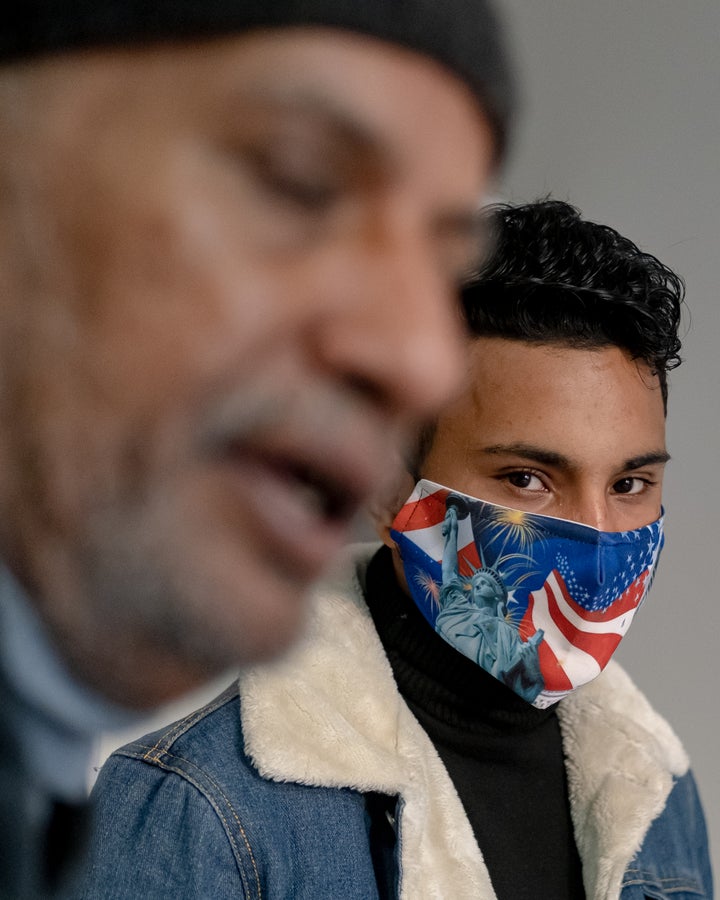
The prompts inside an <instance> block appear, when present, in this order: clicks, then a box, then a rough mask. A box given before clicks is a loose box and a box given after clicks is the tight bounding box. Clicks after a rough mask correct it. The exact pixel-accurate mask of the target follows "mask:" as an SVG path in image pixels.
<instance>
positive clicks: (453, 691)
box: [366, 547, 585, 900]
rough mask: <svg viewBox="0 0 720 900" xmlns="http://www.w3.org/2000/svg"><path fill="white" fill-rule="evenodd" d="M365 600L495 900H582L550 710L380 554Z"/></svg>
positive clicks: (559, 750)
mask: <svg viewBox="0 0 720 900" xmlns="http://www.w3.org/2000/svg"><path fill="white" fill-rule="evenodd" d="M366 595H367V602H368V605H369V607H370V611H371V613H372V616H373V620H374V622H375V626H376V628H377V631H378V634H379V635H380V640H381V641H382V643H383V646H384V647H385V651H386V652H387V655H388V658H389V660H390V664H391V666H392V670H393V673H394V675H395V680H396V682H397V685H398V688H399V690H400V693H401V694H402V696H403V697H404V699H405V701H406V703H407V704H408V706H409V707H410V709H411V710H412V712H413V714H414V715H415V717H416V718H417V719H418V721H419V722H420V724H421V725H422V726H423V728H424V729H425V731H426V732H427V734H428V735H429V737H430V739H431V740H432V742H433V744H434V745H435V747H436V749H437V751H438V753H439V755H440V757H441V759H442V761H443V762H444V764H445V767H446V768H447V770H448V772H449V774H450V777H451V778H452V781H453V784H454V785H455V789H456V790H457V792H458V795H459V796H460V799H461V801H462V803H463V806H464V807H465V811H466V813H467V816H468V819H469V820H470V823H471V825H472V827H473V831H474V832H475V837H476V838H477V842H478V845H479V847H480V849H481V851H482V854H483V857H484V859H485V863H486V865H487V867H488V871H489V872H490V877H491V880H492V883H493V887H494V888H495V892H496V894H497V896H498V900H584V897H585V892H584V890H583V886H582V869H581V863H580V858H579V856H578V852H577V849H576V847H575V841H574V838H573V830H572V822H571V819H570V809H569V804H568V791H567V781H566V777H565V764H564V762H565V761H564V757H563V749H562V743H561V739H560V728H559V725H558V720H557V716H556V714H555V709H554V707H552V708H550V709H545V710H540V709H535V707H533V706H531V705H530V704H529V703H527V702H526V701H525V700H522V699H521V698H520V697H518V696H517V695H516V694H514V693H513V692H512V691H511V690H510V689H509V688H507V687H505V685H503V684H501V683H500V682H499V681H497V679H495V678H493V676H492V675H489V674H488V673H487V672H485V671H484V670H483V669H481V668H480V667H479V666H478V665H476V664H475V663H474V662H472V661H471V660H469V659H467V658H466V657H464V656H463V655H462V654H460V653H458V652H457V651H456V650H454V649H453V648H452V647H451V646H450V645H449V644H448V643H446V641H444V640H443V638H441V637H440V636H439V635H437V634H436V633H435V632H434V631H433V629H432V628H431V627H430V625H429V624H428V623H427V621H426V620H425V618H424V617H423V615H422V613H421V612H420V611H419V610H418V609H417V607H416V606H415V604H414V603H413V602H412V600H411V599H410V598H409V597H408V596H407V595H406V594H405V592H404V591H403V590H402V589H401V588H400V586H399V585H398V583H397V579H396V577H395V572H394V569H393V563H392V556H391V553H390V551H389V550H388V548H387V547H383V548H382V549H381V550H380V551H378V553H377V554H376V555H375V556H374V557H373V559H372V561H371V562H370V566H369V568H368V571H367V582H366Z"/></svg>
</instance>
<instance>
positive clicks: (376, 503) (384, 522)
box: [368, 462, 415, 549]
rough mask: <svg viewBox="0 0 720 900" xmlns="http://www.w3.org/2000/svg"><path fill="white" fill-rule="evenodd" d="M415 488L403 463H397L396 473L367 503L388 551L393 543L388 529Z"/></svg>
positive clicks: (373, 521)
mask: <svg viewBox="0 0 720 900" xmlns="http://www.w3.org/2000/svg"><path fill="white" fill-rule="evenodd" d="M414 486H415V479H414V477H413V476H412V475H411V474H410V473H409V472H408V471H407V469H406V468H405V464H404V462H398V467H397V471H396V472H395V474H394V475H393V476H391V477H390V478H389V479H388V480H387V481H386V482H385V485H384V487H383V488H381V489H379V490H378V491H377V492H376V493H375V494H374V495H373V496H372V498H371V499H370V502H369V503H368V513H369V514H370V518H371V520H372V523H373V525H374V526H375V530H376V531H377V533H378V536H379V538H380V540H381V541H382V542H383V544H385V545H386V546H387V547H390V549H394V548H395V542H394V541H393V539H392V538H391V537H390V527H391V526H392V523H393V520H394V519H395V516H396V515H397V514H398V512H399V511H400V509H401V507H402V505H403V503H405V501H406V500H407V498H408V497H409V496H410V494H411V493H412V489H413V487H414Z"/></svg>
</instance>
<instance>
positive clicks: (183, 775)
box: [142, 744, 263, 898]
mask: <svg viewBox="0 0 720 900" xmlns="http://www.w3.org/2000/svg"><path fill="white" fill-rule="evenodd" d="M156 748H157V744H156V745H155V747H152V748H150V749H149V750H148V753H146V754H145V755H144V756H143V757H142V760H143V761H144V762H147V763H149V764H154V765H157V766H158V767H160V768H162V769H164V770H166V771H168V772H173V773H174V774H175V775H178V776H180V777H181V778H185V779H186V780H187V781H188V782H189V783H190V784H192V785H193V786H194V787H196V788H197V789H198V790H199V791H200V792H201V793H202V795H203V796H204V797H206V798H207V800H208V802H210V805H211V806H212V807H213V809H214V810H215V812H216V813H217V815H218V816H219V817H220V819H221V821H222V823H223V825H225V827H226V833H227V835H228V838H229V840H230V842H231V844H232V845H233V847H235V849H236V850H237V851H238V852H239V848H238V846H237V843H236V841H235V838H234V837H233V834H232V831H231V830H230V828H229V823H228V821H227V819H226V817H225V815H224V814H223V812H222V810H220V809H218V808H217V807H216V805H215V804H214V803H213V802H212V800H211V798H210V797H209V796H208V794H207V791H206V790H205V789H204V788H203V786H202V785H201V784H200V782H199V781H198V780H196V779H195V778H193V777H192V776H191V775H190V774H189V773H188V772H186V771H185V770H183V769H180V768H174V767H173V766H171V765H170V764H169V763H167V762H166V761H165V760H164V759H161V758H160V757H159V756H158V755H156V756H150V753H152V751H153V750H155V749H156ZM163 756H165V757H169V758H170V759H176V760H179V761H180V762H183V763H186V764H187V765H188V766H191V767H192V768H193V769H195V770H197V771H198V772H200V773H201V774H202V775H203V777H204V778H205V779H206V780H207V781H208V782H209V783H210V785H212V787H213V788H215V790H216V791H217V793H218V794H219V795H220V797H222V799H223V800H224V801H225V803H226V805H227V807H228V808H229V809H230V811H231V812H232V816H233V818H234V820H235V823H236V824H237V827H238V829H239V830H240V834H241V835H242V838H243V841H244V843H245V848H246V849H247V852H248V855H249V856H250V861H251V863H252V867H253V872H254V873H255V882H256V885H257V891H258V897H259V898H262V896H263V891H262V886H261V883H260V873H259V871H258V867H257V863H256V861H255V856H254V854H253V852H252V847H251V846H250V841H249V840H248V837H247V834H246V833H245V829H244V828H243V826H242V823H241V821H240V818H239V816H238V814H237V812H236V811H235V809H234V807H233V805H232V803H231V802H230V800H229V799H228V797H227V796H226V794H225V793H224V792H223V790H222V788H221V787H220V785H219V784H218V783H217V782H216V781H215V779H214V778H212V777H211V776H210V775H208V774H207V773H206V772H204V771H203V770H202V769H200V767H199V766H197V765H196V764H195V763H193V762H192V760H189V759H185V758H184V757H182V756H177V755H175V754H171V753H167V752H165V753H163ZM238 868H239V870H240V877H241V878H242V879H243V882H244V883H245V887H246V890H248V889H249V885H248V884H247V882H246V878H245V875H244V872H243V868H242V866H238Z"/></svg>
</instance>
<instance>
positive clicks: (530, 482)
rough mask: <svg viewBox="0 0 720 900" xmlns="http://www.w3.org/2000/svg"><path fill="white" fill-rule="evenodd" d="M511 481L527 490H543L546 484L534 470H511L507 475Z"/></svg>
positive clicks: (517, 486)
mask: <svg viewBox="0 0 720 900" xmlns="http://www.w3.org/2000/svg"><path fill="white" fill-rule="evenodd" d="M505 477H506V478H507V480H508V481H509V483H510V484H511V485H512V486H513V487H516V488H521V489H522V490H525V491H543V490H545V485H544V484H543V483H542V481H540V479H539V478H538V476H537V475H534V474H533V473H532V472H510V473H509V474H508V475H506V476H505Z"/></svg>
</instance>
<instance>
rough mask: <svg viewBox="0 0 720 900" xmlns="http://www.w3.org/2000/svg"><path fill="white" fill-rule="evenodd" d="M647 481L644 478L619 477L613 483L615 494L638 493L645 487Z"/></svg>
mask: <svg viewBox="0 0 720 900" xmlns="http://www.w3.org/2000/svg"><path fill="white" fill-rule="evenodd" d="M647 485H648V482H647V481H646V480H645V479H644V478H637V477H633V478H621V479H620V481H616V482H615V484H614V485H613V491H615V493H616V494H640V493H641V492H642V491H644V490H645V488H646V487H647Z"/></svg>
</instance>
